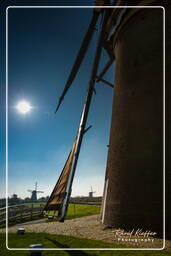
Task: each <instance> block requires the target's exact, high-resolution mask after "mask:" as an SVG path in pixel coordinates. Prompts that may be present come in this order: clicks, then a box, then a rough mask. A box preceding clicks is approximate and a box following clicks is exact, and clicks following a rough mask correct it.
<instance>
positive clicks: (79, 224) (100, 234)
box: [0, 215, 171, 250]
mask: <svg viewBox="0 0 171 256" xmlns="http://www.w3.org/2000/svg"><path fill="white" fill-rule="evenodd" d="M18 227H23V228H25V230H26V232H35V233H40V232H45V233H50V234H61V235H68V236H75V237H81V238H89V239H95V240H101V241H105V242H109V243H121V242H119V241H118V238H116V237H115V229H104V228H103V226H102V224H101V222H100V216H99V215H93V216H87V217H81V218H76V219H71V220H66V221H65V222H64V223H61V222H45V221H44V220H39V221H32V222H27V223H22V224H19V225H15V226H12V227H9V229H8V232H12V233H15V232H16V230H17V228H18ZM0 232H1V233H2V232H5V229H0ZM122 243H123V244H126V245H133V246H138V247H143V248H149V247H150V248H162V247H163V240H162V239H157V238H154V241H153V242H142V241H141V242H130V241H129V242H128V241H127V242H122ZM165 248H166V249H167V250H171V241H170V240H169V241H168V240H166V246H165Z"/></svg>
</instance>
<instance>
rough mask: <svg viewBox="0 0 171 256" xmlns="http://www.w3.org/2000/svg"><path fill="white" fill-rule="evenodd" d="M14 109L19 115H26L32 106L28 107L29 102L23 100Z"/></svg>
mask: <svg viewBox="0 0 171 256" xmlns="http://www.w3.org/2000/svg"><path fill="white" fill-rule="evenodd" d="M16 109H17V110H18V112H20V113H21V114H26V113H28V112H30V110H31V109H32V106H31V105H30V103H29V102H27V101H25V100H23V101H19V102H18V104H17V106H16Z"/></svg>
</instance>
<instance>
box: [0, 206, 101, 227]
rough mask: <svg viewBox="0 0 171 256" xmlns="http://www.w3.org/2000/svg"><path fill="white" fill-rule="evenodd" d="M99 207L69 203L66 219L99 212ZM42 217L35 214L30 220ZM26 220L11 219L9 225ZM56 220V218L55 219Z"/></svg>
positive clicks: (51, 212)
mask: <svg viewBox="0 0 171 256" xmlns="http://www.w3.org/2000/svg"><path fill="white" fill-rule="evenodd" d="M100 207H101V206H99V205H82V204H69V207H68V213H67V216H66V219H74V218H79V217H83V216H89V215H93V214H99V213H100ZM53 214H54V211H50V212H49V215H53ZM42 218H43V217H38V216H35V217H33V218H32V220H38V219H42ZM27 221H31V219H30V218H28V219H22V220H17V221H13V222H10V223H9V226H13V225H16V224H18V223H23V222H27ZM51 221H54V220H53V219H52V220H47V222H51ZM55 221H56V219H55ZM5 225H6V224H1V225H0V228H4V227H5Z"/></svg>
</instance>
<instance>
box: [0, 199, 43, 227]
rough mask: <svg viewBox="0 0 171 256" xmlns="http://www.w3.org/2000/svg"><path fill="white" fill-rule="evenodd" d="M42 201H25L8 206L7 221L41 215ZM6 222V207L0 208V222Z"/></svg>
mask: <svg viewBox="0 0 171 256" xmlns="http://www.w3.org/2000/svg"><path fill="white" fill-rule="evenodd" d="M43 208H44V204H43V203H27V204H20V205H12V206H8V223H9V224H10V222H15V221H17V220H20V221H21V220H26V219H33V217H36V216H37V217H41V216H42V217H43ZM5 222H6V207H3V208H0V224H4V223H5Z"/></svg>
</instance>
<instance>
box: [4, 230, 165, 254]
mask: <svg viewBox="0 0 171 256" xmlns="http://www.w3.org/2000/svg"><path fill="white" fill-rule="evenodd" d="M38 243H41V244H43V245H44V248H114V247H120V248H121V247H123V246H121V245H119V244H111V243H105V242H102V241H96V240H90V239H83V238H75V237H71V236H63V235H50V234H46V233H39V234H37V233H26V234H24V235H17V234H9V247H10V248H17V247H18V248H19V247H20V248H28V247H29V245H30V244H38ZM0 252H1V254H0V255H1V256H13V255H14V256H15V255H18V256H26V255H27V256H28V255H30V252H29V251H9V250H7V249H6V248H5V234H0ZM54 255H57V256H67V255H71V256H86V255H94V256H95V255H97V256H98V255H100V256H102V255H104V256H112V255H114V256H122V255H125V256H126V255H128V256H136V255H138V256H169V255H170V253H169V252H166V251H98V250H97V251H63V250H61V251H44V252H43V253H42V256H54Z"/></svg>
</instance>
